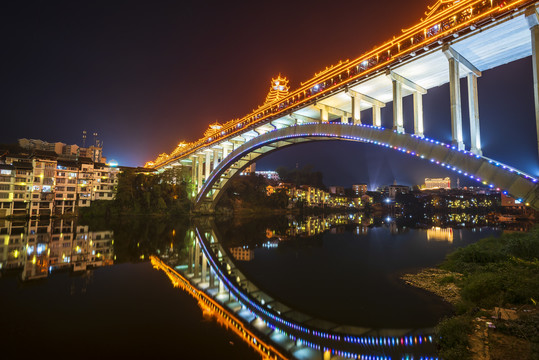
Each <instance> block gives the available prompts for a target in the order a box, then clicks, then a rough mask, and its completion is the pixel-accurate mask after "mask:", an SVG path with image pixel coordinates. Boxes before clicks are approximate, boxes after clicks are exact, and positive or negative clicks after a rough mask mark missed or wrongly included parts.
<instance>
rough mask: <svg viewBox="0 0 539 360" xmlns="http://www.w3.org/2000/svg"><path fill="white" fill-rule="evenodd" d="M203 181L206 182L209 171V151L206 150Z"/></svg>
mask: <svg viewBox="0 0 539 360" xmlns="http://www.w3.org/2000/svg"><path fill="white" fill-rule="evenodd" d="M204 165H205V166H204V180H208V177H209V176H210V171H211V151H210V150H206V159H205V162H204Z"/></svg>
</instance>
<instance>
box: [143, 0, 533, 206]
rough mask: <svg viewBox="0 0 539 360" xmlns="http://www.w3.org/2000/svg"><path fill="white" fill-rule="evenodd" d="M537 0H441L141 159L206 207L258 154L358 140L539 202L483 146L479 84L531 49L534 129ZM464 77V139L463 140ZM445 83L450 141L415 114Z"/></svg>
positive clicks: (275, 82)
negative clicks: (435, 135) (394, 30)
mask: <svg viewBox="0 0 539 360" xmlns="http://www.w3.org/2000/svg"><path fill="white" fill-rule="evenodd" d="M538 4H539V2H538V1H530V0H528V1H526V0H513V1H510V0H508V1H502V0H461V1H448V0H439V1H438V2H437V3H436V4H434V5H433V6H432V7H429V9H428V11H427V12H426V16H425V18H424V19H422V20H421V21H420V22H419V23H418V24H416V25H415V26H412V27H411V28H409V29H405V30H403V32H402V34H400V35H399V36H396V37H394V38H393V39H392V40H390V41H388V42H386V43H385V44H383V45H381V46H379V47H377V48H375V49H374V50H372V51H369V52H367V53H365V54H364V55H362V56H360V57H359V58H357V59H354V60H352V61H342V62H340V63H338V64H336V65H333V66H330V67H327V68H326V69H324V70H323V71H321V72H319V73H317V74H315V76H314V77H313V78H311V79H309V80H308V81H306V82H303V83H301V86H300V88H298V89H296V90H293V91H290V89H289V86H288V80H287V79H286V78H284V77H281V76H280V75H279V76H278V77H277V78H276V79H272V83H271V88H270V92H269V94H268V96H267V98H266V101H265V103H264V104H263V105H262V106H260V107H258V108H257V109H255V110H254V111H253V112H251V113H249V114H248V115H246V116H244V117H242V118H240V119H234V120H230V121H228V122H226V123H225V124H219V123H214V124H211V125H210V126H209V128H208V130H207V131H206V132H205V133H204V136H203V137H202V138H201V139H199V140H197V141H195V142H192V143H185V142H180V143H179V144H178V146H177V147H176V148H175V149H174V150H173V151H172V152H171V153H170V154H161V155H159V156H158V157H157V159H155V160H154V161H151V162H148V163H146V165H145V166H146V167H150V168H154V169H157V170H159V171H164V170H166V169H171V168H178V167H180V168H186V169H189V171H190V172H191V178H192V179H193V182H194V185H195V189H196V205H195V207H196V209H197V210H198V211H201V212H212V211H213V209H214V207H215V204H216V203H217V201H218V200H219V197H220V196H221V195H222V193H223V190H224V189H225V188H226V186H227V184H228V183H229V182H228V181H229V180H230V178H232V177H233V176H234V175H235V174H237V173H239V172H241V171H242V169H244V168H246V167H247V166H249V165H250V164H251V163H253V162H254V161H255V160H256V159H258V158H260V157H261V156H264V155H267V154H269V153H271V152H273V151H277V150H279V149H281V148H283V147H286V146H290V145H294V144H298V143H302V142H305V141H322V140H343V141H357V142H364V143H369V144H373V145H378V146H383V147H386V148H390V149H393V150H396V151H400V152H404V153H407V154H409V155H410V156H415V157H417V158H419V159H424V160H425V161H429V162H431V163H435V164H438V165H440V166H443V167H445V168H448V169H450V170H452V171H455V172H457V173H459V174H461V175H462V176H466V177H469V178H470V179H473V180H476V181H477V182H478V183H481V184H483V185H487V186H489V187H491V188H494V189H499V191H502V192H503V193H504V194H507V195H510V196H512V197H514V198H516V199H520V200H521V202H522V203H525V204H527V205H529V206H531V207H532V208H534V209H539V187H538V183H537V181H538V180H537V178H535V177H534V176H531V175H529V174H526V173H525V172H523V171H520V170H518V169H516V168H514V167H512V166H510V165H507V164H502V163H500V162H498V161H496V160H494V159H490V158H488V157H487V156H485V155H484V154H483V151H482V148H481V131H480V121H479V100H478V90H479V89H478V86H477V78H478V77H480V76H481V75H482V72H483V71H486V70H489V69H492V68H495V67H498V66H501V65H503V64H506V63H509V62H512V61H515V60H518V59H522V58H524V57H527V56H530V55H531V56H532V64H533V69H532V70H533V80H534V82H533V83H534V95H535V114H536V125H537V131H538V134H539V81H538V78H537V77H538V72H539V59H538V58H537V54H536V50H537V47H538V46H537V45H539V14H538V12H537V6H538ZM464 77H465V78H466V79H467V87H468V104H469V106H468V111H469V119H470V129H469V131H470V135H471V136H470V144H469V146H467V144H464V140H463V124H462V111H463V109H462V104H461V92H460V79H461V78H464ZM447 83H449V89H450V99H449V104H450V109H451V137H452V141H451V143H450V144H446V143H443V142H441V141H439V140H435V139H429V138H428V137H426V136H425V134H424V121H425V119H424V117H423V95H424V94H426V93H427V92H428V91H429V90H430V89H432V88H434V87H438V86H441V85H444V84H447ZM406 96H412V97H413V109H414V111H413V119H410V121H413V128H414V132H413V134H406V133H405V130H404V120H405V119H404V114H403V98H404V97H406ZM388 103H392V108H393V114H392V116H393V126H392V128H391V129H385V128H383V127H382V125H381V124H382V121H381V111H380V109H381V108H382V107H384V106H386V104H388ZM363 111H372V124H364V123H363V122H362V118H361V115H362V112H363ZM427 120H428V119H427ZM538 139H539V135H538ZM538 151H539V141H538Z"/></svg>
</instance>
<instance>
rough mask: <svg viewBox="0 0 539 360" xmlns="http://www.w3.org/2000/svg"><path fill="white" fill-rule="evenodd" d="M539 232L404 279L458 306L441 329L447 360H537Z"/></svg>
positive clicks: (506, 238)
mask: <svg viewBox="0 0 539 360" xmlns="http://www.w3.org/2000/svg"><path fill="white" fill-rule="evenodd" d="M538 259H539V227H535V228H533V229H532V230H530V232H528V233H509V234H504V235H502V236H500V237H499V238H485V239H482V240H480V241H479V242H477V243H475V244H472V245H469V246H467V247H464V248H461V249H458V250H457V251H455V252H454V253H452V254H450V255H449V256H448V257H447V258H446V260H445V261H444V262H443V263H442V264H441V265H440V267H439V268H435V269H432V268H431V269H424V270H422V271H420V272H419V273H416V274H406V275H403V276H402V277H401V279H402V280H403V281H405V282H406V283H407V284H409V285H410V286H414V287H417V288H421V289H424V290H426V291H429V292H431V293H434V294H436V295H438V296H440V297H441V298H443V299H444V300H445V301H448V302H449V303H451V304H453V305H454V310H455V316H453V317H450V318H446V319H443V320H442V321H441V322H440V323H439V324H438V326H437V334H438V346H439V348H440V356H441V357H442V358H443V359H445V360H452V359H455V360H457V359H458V360H466V359H473V360H497V359H500V360H501V359H530V360H531V359H538V358H539V310H538V308H537V301H538V299H539V260H538Z"/></svg>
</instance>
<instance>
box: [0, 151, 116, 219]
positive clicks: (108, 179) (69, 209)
mask: <svg viewBox="0 0 539 360" xmlns="http://www.w3.org/2000/svg"><path fill="white" fill-rule="evenodd" d="M118 172H119V169H118V168H116V167H113V166H109V165H106V164H101V163H94V162H93V161H91V159H84V158H79V160H78V161H73V160H63V159H61V158H59V157H58V156H56V155H55V153H52V152H49V151H45V152H43V151H42V152H39V151H35V152H34V153H33V154H32V155H25V154H20V155H6V156H4V157H3V158H1V159H0V217H8V216H31V217H43V216H53V215H63V214H69V213H74V212H75V211H76V209H77V208H79V207H87V206H90V204H91V202H92V201H94V200H113V199H114V195H115V192H116V187H117V184H118V178H117V176H118Z"/></svg>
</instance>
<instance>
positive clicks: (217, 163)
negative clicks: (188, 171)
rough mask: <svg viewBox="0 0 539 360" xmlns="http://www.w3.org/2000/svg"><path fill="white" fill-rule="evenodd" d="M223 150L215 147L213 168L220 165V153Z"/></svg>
mask: <svg viewBox="0 0 539 360" xmlns="http://www.w3.org/2000/svg"><path fill="white" fill-rule="evenodd" d="M220 152H221V151H220V150H219V149H213V170H215V168H217V166H218V165H219V155H220V154H219V153H220Z"/></svg>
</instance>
